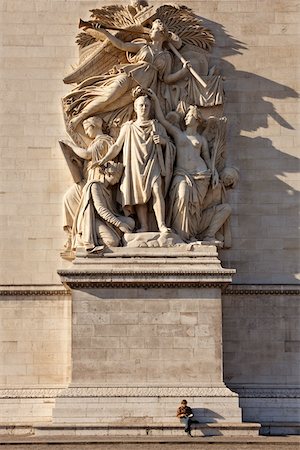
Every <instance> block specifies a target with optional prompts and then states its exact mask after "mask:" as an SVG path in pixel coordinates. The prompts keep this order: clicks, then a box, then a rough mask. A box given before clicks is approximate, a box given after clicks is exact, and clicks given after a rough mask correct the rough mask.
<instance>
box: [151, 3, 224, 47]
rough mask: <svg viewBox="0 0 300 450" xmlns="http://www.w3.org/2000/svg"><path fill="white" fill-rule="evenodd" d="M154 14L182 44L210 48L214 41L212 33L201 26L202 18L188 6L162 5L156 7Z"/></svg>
mask: <svg viewBox="0 0 300 450" xmlns="http://www.w3.org/2000/svg"><path fill="white" fill-rule="evenodd" d="M156 14H157V17H158V18H159V19H161V20H162V21H163V22H164V23H165V24H166V26H167V28H168V30H169V31H172V32H173V33H175V34H177V35H178V36H179V37H180V39H181V40H182V42H183V43H184V44H191V45H195V46H196V47H200V48H203V49H204V50H208V51H210V50H211V47H212V45H213V44H214V42H215V38H214V35H213V34H212V32H211V31H210V30H209V29H208V28H205V27H204V26H203V24H202V20H201V19H200V18H198V17H197V16H196V15H195V14H194V13H193V11H192V10H191V9H190V8H188V7H186V6H183V5H181V6H176V5H163V6H160V7H159V8H158V9H157V12H156Z"/></svg>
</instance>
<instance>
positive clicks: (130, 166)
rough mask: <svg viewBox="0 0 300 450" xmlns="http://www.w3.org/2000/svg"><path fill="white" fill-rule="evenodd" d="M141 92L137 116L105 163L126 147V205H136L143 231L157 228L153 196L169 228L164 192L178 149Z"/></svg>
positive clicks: (160, 219)
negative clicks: (151, 215) (153, 223)
mask: <svg viewBox="0 0 300 450" xmlns="http://www.w3.org/2000/svg"><path fill="white" fill-rule="evenodd" d="M140 94H142V95H139V96H138V97H137V98H136V100H135V102H134V110H135V112H136V115H137V119H136V120H135V121H130V122H127V123H125V124H124V125H123V127H122V128H121V131H120V135H119V137H118V139H117V141H116V142H115V144H114V145H112V146H111V147H110V149H109V151H108V153H107V154H106V155H105V157H104V158H103V159H102V161H101V164H103V163H105V162H106V161H108V160H109V159H113V158H115V157H116V156H117V155H118V154H119V153H120V152H121V150H122V149H123V164H124V174H123V177H122V180H121V185H120V191H121V197H122V206H123V208H124V209H126V208H127V209H128V210H129V211H130V212H131V211H132V207H134V209H135V211H136V213H137V216H138V219H139V222H140V228H139V230H138V231H139V232H147V231H153V230H150V229H149V219H148V210H149V207H148V203H149V201H150V199H152V203H153V210H154V213H155V217H156V221H157V226H158V229H159V231H160V232H168V231H170V230H168V228H167V226H166V224H165V200H164V192H167V190H168V187H169V183H170V180H171V176H172V170H173V163H174V156H175V149H174V145H173V144H172V143H171V142H170V139H169V138H168V136H167V133H166V131H165V129H164V128H163V127H162V125H161V124H159V123H158V122H157V121H155V120H153V119H150V117H149V116H150V108H151V101H150V99H149V97H147V96H146V95H144V94H143V91H140Z"/></svg>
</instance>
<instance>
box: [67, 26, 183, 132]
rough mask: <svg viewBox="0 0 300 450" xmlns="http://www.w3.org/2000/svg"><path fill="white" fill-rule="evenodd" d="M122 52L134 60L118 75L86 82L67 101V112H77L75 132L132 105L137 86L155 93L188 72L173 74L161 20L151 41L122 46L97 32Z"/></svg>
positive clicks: (107, 33) (110, 35)
mask: <svg viewBox="0 0 300 450" xmlns="http://www.w3.org/2000/svg"><path fill="white" fill-rule="evenodd" d="M98 32H99V33H100V32H101V33H103V34H104V35H105V36H106V37H107V38H108V39H109V40H110V42H111V43H112V44H113V45H114V46H115V47H117V48H118V49H119V50H122V51H124V52H130V53H131V54H133V55H134V56H131V57H130V58H129V59H130V61H129V64H124V65H121V66H120V67H119V68H118V69H117V73H113V74H112V73H109V74H106V75H103V76H101V77H99V79H98V80H95V79H94V78H95V77H93V78H92V79H90V80H85V81H84V82H83V83H81V84H80V85H79V86H78V87H77V88H76V89H75V90H74V91H73V92H72V93H71V94H70V95H68V96H67V97H66V99H65V100H66V102H67V103H68V104H69V106H68V112H72V111H73V112H74V111H76V115H75V117H73V118H72V119H71V125H72V126H73V127H74V128H77V126H78V125H79V124H80V123H81V122H82V121H83V120H84V119H86V118H87V117H89V116H91V115H93V114H98V113H100V112H107V111H113V110H114V109H116V107H118V108H120V107H121V106H126V105H128V104H129V103H131V102H132V97H131V90H132V89H133V88H134V87H136V86H142V87H143V88H149V87H151V88H152V89H154V90H156V89H157V82H158V79H159V80H160V81H161V82H163V83H166V84H171V83H176V82H177V81H178V80H179V79H180V78H183V77H184V76H185V75H186V74H187V73H188V70H187V69H186V68H185V67H186V65H187V63H185V64H184V67H183V68H181V69H179V70H178V71H177V72H175V73H171V70H172V58H171V55H170V52H169V51H167V50H165V49H164V48H163V44H164V43H165V42H166V41H168V40H170V39H171V36H170V35H169V32H168V29H167V27H166V26H165V25H164V24H163V23H162V21H161V20H160V19H157V20H155V21H154V22H153V24H152V27H151V30H150V32H149V36H150V39H151V41H150V42H149V43H145V42H133V41H132V42H123V41H122V40H121V39H119V38H117V37H116V36H114V35H112V34H111V33H110V32H109V31H107V30H105V29H101V28H99V29H98Z"/></svg>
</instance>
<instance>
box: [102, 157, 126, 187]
mask: <svg viewBox="0 0 300 450" xmlns="http://www.w3.org/2000/svg"><path fill="white" fill-rule="evenodd" d="M123 169H124V166H123V164H122V163H119V162H118V163H117V162H114V161H108V162H107V163H106V164H105V165H104V167H103V173H104V176H105V179H106V181H107V182H108V183H109V184H112V185H113V184H117V183H118V182H119V181H120V178H121V176H122V174H123Z"/></svg>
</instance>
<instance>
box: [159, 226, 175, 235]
mask: <svg viewBox="0 0 300 450" xmlns="http://www.w3.org/2000/svg"><path fill="white" fill-rule="evenodd" d="M159 231H160V232H161V233H164V234H165V233H172V230H171V228H168V227H167V226H166V225H165V224H163V225H161V226H160V227H159Z"/></svg>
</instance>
